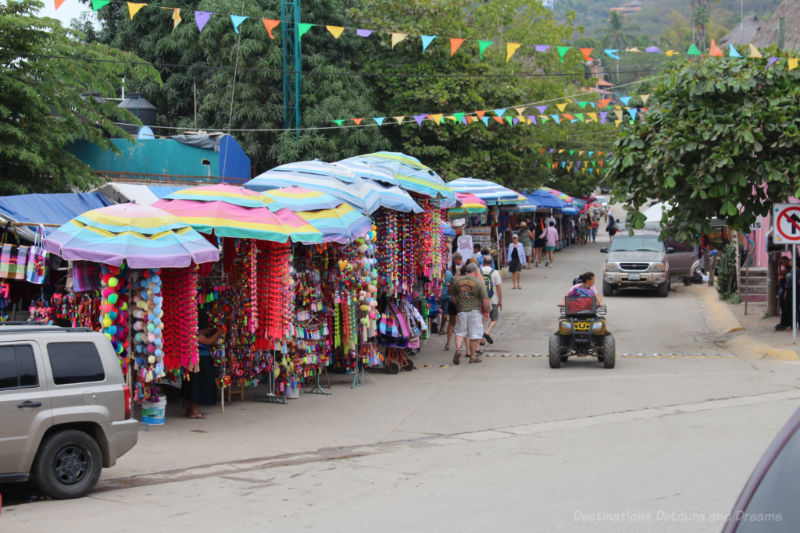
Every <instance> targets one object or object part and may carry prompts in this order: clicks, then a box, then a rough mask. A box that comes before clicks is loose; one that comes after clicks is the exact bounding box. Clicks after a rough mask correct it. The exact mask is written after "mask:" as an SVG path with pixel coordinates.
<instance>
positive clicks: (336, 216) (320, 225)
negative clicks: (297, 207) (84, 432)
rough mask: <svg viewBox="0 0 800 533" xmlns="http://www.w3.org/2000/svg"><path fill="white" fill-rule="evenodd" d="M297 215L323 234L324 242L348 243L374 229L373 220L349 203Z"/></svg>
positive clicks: (300, 212) (301, 212)
mask: <svg viewBox="0 0 800 533" xmlns="http://www.w3.org/2000/svg"><path fill="white" fill-rule="evenodd" d="M297 215H299V216H300V217H301V218H303V219H304V220H305V221H307V222H308V223H309V224H311V225H312V226H314V227H315V228H317V229H318V230H320V231H321V232H322V242H338V243H347V242H350V241H352V240H355V239H357V238H358V237H361V236H362V235H364V234H365V233H367V232H368V231H369V230H370V229H372V220H371V219H370V218H369V217H367V216H365V215H364V214H363V213H360V212H359V211H358V210H356V209H355V208H354V207H353V206H351V205H350V204H347V203H342V204H341V205H340V206H339V207H336V208H334V209H321V210H319V211H298V212H297Z"/></svg>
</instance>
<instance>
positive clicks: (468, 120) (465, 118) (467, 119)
mask: <svg viewBox="0 0 800 533" xmlns="http://www.w3.org/2000/svg"><path fill="white" fill-rule="evenodd" d="M464 120H466V121H467V124H472V121H473V120H474V121H475V122H477V121H478V117H473V116H471V115H467V116H465V117H464Z"/></svg>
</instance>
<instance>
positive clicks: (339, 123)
mask: <svg viewBox="0 0 800 533" xmlns="http://www.w3.org/2000/svg"><path fill="white" fill-rule="evenodd" d="M334 122H335V123H336V125H337V126H341V125H342V124H344V120H343V119H342V120H334Z"/></svg>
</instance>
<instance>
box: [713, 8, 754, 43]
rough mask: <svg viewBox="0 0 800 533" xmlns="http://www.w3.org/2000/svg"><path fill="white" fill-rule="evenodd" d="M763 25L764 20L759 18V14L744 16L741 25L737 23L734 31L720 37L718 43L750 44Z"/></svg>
mask: <svg viewBox="0 0 800 533" xmlns="http://www.w3.org/2000/svg"><path fill="white" fill-rule="evenodd" d="M763 25H764V21H763V20H761V19H760V18H758V15H755V14H753V15H748V16H746V17H745V18H744V20H743V21H742V24H741V25H740V24H737V25H736V27H735V28H734V29H733V31H731V32H730V33H729V34H728V35H726V36H725V37H723V38H722V39H720V40H719V42H718V43H717V44H719V45H720V46H728V45H729V44H742V45H744V44H750V43H752V42H753V39H755V37H756V34H757V33H758V31H759V30H760V29H761V27H762V26H763Z"/></svg>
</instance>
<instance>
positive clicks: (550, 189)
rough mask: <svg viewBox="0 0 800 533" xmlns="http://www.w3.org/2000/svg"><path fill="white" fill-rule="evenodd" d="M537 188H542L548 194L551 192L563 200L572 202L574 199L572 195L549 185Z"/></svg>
mask: <svg viewBox="0 0 800 533" xmlns="http://www.w3.org/2000/svg"><path fill="white" fill-rule="evenodd" d="M539 190H542V191H545V192H549V193H550V194H552V195H553V196H555V197H556V198H559V199H561V200H564V201H565V202H569V203H572V202H574V201H575V198H573V197H572V196H570V195H568V194H565V193H563V192H561V191H558V190H556V189H552V188H550V187H539Z"/></svg>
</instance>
